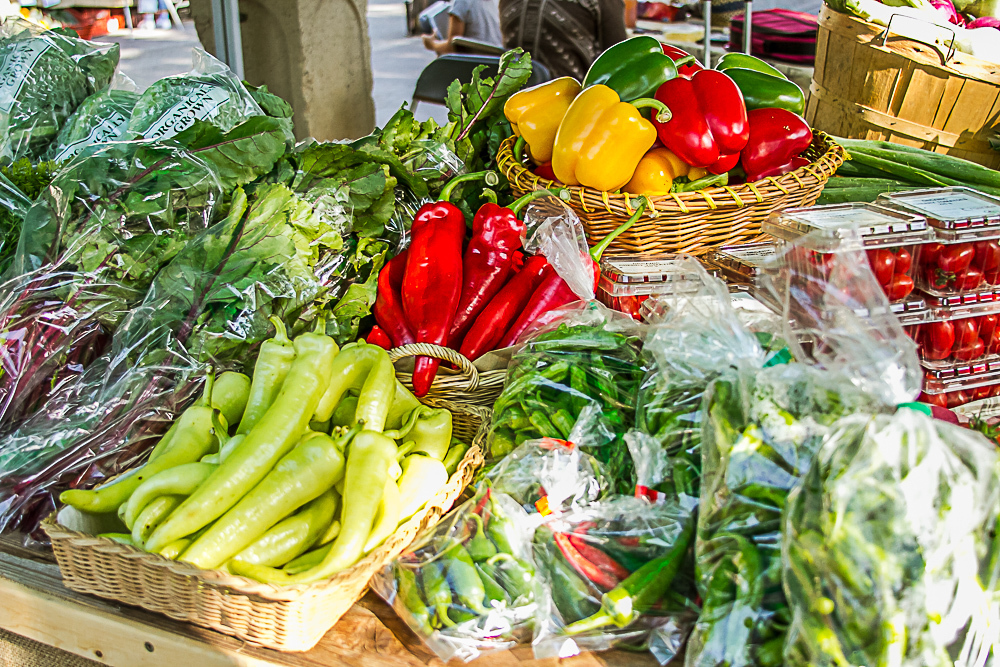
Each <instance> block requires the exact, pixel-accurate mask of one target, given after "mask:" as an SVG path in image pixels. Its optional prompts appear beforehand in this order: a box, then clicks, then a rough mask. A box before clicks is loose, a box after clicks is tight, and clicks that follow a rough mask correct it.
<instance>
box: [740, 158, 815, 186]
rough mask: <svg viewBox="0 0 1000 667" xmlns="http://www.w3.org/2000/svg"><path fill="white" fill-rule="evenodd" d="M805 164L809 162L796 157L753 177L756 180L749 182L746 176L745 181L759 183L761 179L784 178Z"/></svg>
mask: <svg viewBox="0 0 1000 667" xmlns="http://www.w3.org/2000/svg"><path fill="white" fill-rule="evenodd" d="M807 164H809V160H807V159H806V158H804V157H799V156H796V157H793V158H792V159H791V160H789V161H788V162H786V163H785V164H781V165H778V166H777V167H772V168H771V169H768V170H767V171H764V172H762V173H760V174H756V175H755V176H756V178H754V179H753V180H751V179H750V177H749V176H747V181H748V182H751V183H752V182H753V181H759V180H760V179H762V178H771V177H777V176H784V175H785V174H787V173H788V172H790V171H795V170H796V169H798V168H799V167H804V166H806V165H807Z"/></svg>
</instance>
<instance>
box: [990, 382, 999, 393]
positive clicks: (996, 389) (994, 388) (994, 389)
mask: <svg viewBox="0 0 1000 667" xmlns="http://www.w3.org/2000/svg"><path fill="white" fill-rule="evenodd" d="M992 389H993V391H992V392H990V396H1000V384H995V385H993V387H992Z"/></svg>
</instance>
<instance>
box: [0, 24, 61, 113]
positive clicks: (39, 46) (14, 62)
mask: <svg viewBox="0 0 1000 667" xmlns="http://www.w3.org/2000/svg"><path fill="white" fill-rule="evenodd" d="M50 48H52V44H51V43H49V42H47V41H45V40H43V39H26V40H24V41H23V42H20V43H18V44H14V45H13V46H11V47H10V51H8V52H7V57H6V58H4V61H3V65H2V66H0V110H2V111H4V112H5V113H10V110H11V108H13V106H14V100H15V99H16V98H17V95H18V93H20V92H21V86H23V85H24V82H25V81H26V80H27V79H28V75H29V74H30V73H31V68H32V67H34V66H35V63H36V62H38V59H39V58H41V57H42V54H43V53H45V52H46V51H48V50H49V49H50Z"/></svg>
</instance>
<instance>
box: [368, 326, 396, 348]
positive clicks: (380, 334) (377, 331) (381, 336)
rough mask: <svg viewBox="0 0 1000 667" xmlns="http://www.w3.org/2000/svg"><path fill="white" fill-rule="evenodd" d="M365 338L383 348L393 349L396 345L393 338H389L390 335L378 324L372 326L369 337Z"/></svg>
mask: <svg viewBox="0 0 1000 667" xmlns="http://www.w3.org/2000/svg"><path fill="white" fill-rule="evenodd" d="M365 340H366V341H367V342H369V343H371V344H372V345H378V346H379V347H381V348H382V349H383V350H391V349H392V348H393V347H394V346H393V343H392V339H391V338H389V335H388V334H387V333H386V332H385V331H383V330H382V327H380V326H379V325H377V324H376V325H375V326H373V327H372V330H371V333H369V334H368V338H366V339H365Z"/></svg>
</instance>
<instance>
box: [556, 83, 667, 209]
mask: <svg viewBox="0 0 1000 667" xmlns="http://www.w3.org/2000/svg"><path fill="white" fill-rule="evenodd" d="M641 107H652V108H654V109H656V113H657V119H658V120H659V121H660V122H664V123H665V122H667V121H668V120H670V110H669V109H667V107H666V105H664V104H663V103H662V102H659V101H658V100H652V99H639V100H634V101H633V102H631V103H628V102H622V101H621V99H620V98H619V97H618V93H616V92H615V91H613V90H611V89H610V88H608V87H607V86H604V85H596V86H591V87H590V88H587V89H586V90H584V91H583V92H582V93H580V94H579V95H577V97H576V99H575V100H573V103H572V104H571V105H570V107H569V110H568V111H567V112H566V116H565V117H564V118H563V121H562V123H561V124H560V125H559V131H558V132H557V133H556V142H555V146H554V147H553V150H552V170H553V171H554V172H555V175H556V177H557V178H558V179H559V180H560V181H562V182H563V183H565V184H567V185H585V186H587V187H591V188H596V189H598V190H605V191H608V192H613V191H615V190H618V189H619V188H621V187H622V186H623V185H625V184H626V183H628V182H629V180H631V178H632V174H633V173H635V168H636V166H638V164H639V160H641V159H642V156H643V154H645V152H646V151H648V150H649V148H650V147H651V146H652V145H653V143H654V142H655V141H656V128H654V127H653V124H652V123H651V122H650V121H648V120H646V119H645V118H643V117H642V116H641V115H640V114H639V108H641Z"/></svg>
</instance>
